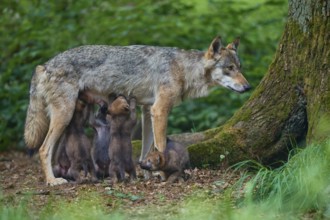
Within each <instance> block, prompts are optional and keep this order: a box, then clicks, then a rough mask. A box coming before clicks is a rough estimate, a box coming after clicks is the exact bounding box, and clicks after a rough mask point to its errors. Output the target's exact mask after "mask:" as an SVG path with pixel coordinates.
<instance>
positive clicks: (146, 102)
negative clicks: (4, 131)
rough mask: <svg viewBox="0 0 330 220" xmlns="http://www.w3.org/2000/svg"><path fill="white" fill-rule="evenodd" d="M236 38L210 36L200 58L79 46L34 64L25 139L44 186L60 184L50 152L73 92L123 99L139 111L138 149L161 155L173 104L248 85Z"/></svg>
mask: <svg viewBox="0 0 330 220" xmlns="http://www.w3.org/2000/svg"><path fill="white" fill-rule="evenodd" d="M238 45H239V39H236V40H234V41H233V42H232V43H230V44H228V45H227V46H226V47H224V46H223V45H222V43H221V40H220V38H219V37H217V38H215V39H214V40H213V41H212V43H211V44H210V46H209V48H208V50H207V51H206V52H203V51H194V50H191V51H187V50H182V49H178V48H170V47H155V46H143V45H135V46H123V47H119V46H101V45H98V46H97V45H94V46H81V47H77V48H74V49H70V50H68V51H65V52H63V53H60V54H58V55H57V56H55V57H54V58H52V59H50V60H49V61H48V62H46V63H45V64H44V65H42V66H41V65H39V66H37V67H36V70H35V72H34V74H33V76H32V80H31V85H30V103H29V107H28V110H27V116H26V122H25V131H24V138H25V142H26V145H27V147H28V148H39V155H40V160H41V166H42V169H43V172H44V174H45V177H46V183H47V184H49V185H57V184H62V183H65V182H66V181H65V180H64V179H61V178H55V177H54V175H53V172H52V168H51V158H52V153H53V148H54V146H55V145H56V143H57V142H58V139H59V138H60V136H61V134H62V133H63V131H64V129H65V128H66V126H67V125H68V124H69V122H70V120H71V118H72V115H73V112H74V109H75V104H76V100H77V99H78V96H79V92H83V91H88V92H90V93H92V94H94V95H96V96H101V97H102V96H103V97H105V98H104V100H106V99H107V96H108V95H109V94H122V95H124V96H126V97H135V98H136V102H137V104H138V105H141V106H142V127H143V128H142V151H141V156H140V160H142V159H144V157H145V155H146V154H147V152H149V149H150V146H151V144H152V143H153V142H154V145H155V147H156V148H157V149H158V150H159V151H160V152H163V151H164V150H165V146H166V129H167V117H168V114H169V112H170V110H171V108H172V107H173V106H174V105H177V104H179V103H180V102H182V100H185V99H188V98H195V97H202V96H206V95H207V94H208V88H209V87H211V86H214V85H222V86H224V87H226V88H228V89H230V90H233V91H236V92H239V93H242V92H245V91H247V90H248V89H250V85H249V83H248V82H247V80H246V79H245V78H244V76H243V74H242V72H241V65H240V61H239V58H238V55H237V49H238Z"/></svg>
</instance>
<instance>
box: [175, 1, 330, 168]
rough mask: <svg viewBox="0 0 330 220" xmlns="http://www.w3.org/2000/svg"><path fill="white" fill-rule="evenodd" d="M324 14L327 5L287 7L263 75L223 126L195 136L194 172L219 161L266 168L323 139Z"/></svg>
mask: <svg viewBox="0 0 330 220" xmlns="http://www.w3.org/2000/svg"><path fill="white" fill-rule="evenodd" d="M329 10H330V1H329V0H313V1H312V0H290V1H289V14H288V21H287V24H286V27H285V30H284V33H283V36H282V39H281V42H280V44H279V47H278V49H277V52H276V55H275V58H274V61H273V63H272V64H271V65H270V67H269V70H268V72H267V74H266V75H265V77H264V78H263V80H262V81H261V83H260V84H259V86H258V87H257V88H256V89H255V91H254V92H253V94H252V95H251V97H250V99H249V100H248V101H247V102H246V103H245V104H244V105H243V107H242V108H241V109H239V110H238V111H237V112H236V114H235V115H234V116H233V117H232V118H231V119H230V120H229V121H228V122H227V123H226V124H225V125H223V126H221V127H219V128H215V129H211V130H207V131H205V132H204V133H203V134H200V133H199V134H198V138H197V140H201V142H200V143H195V144H193V145H190V146H189V147H188V149H189V153H190V157H191V163H192V164H193V165H194V166H201V165H205V164H207V165H211V166H212V165H218V164H219V162H220V160H221V159H220V157H222V158H223V156H225V159H226V161H227V162H228V163H229V164H233V163H236V162H238V161H242V160H247V159H253V160H258V161H260V162H262V163H266V164H270V163H273V162H276V161H279V160H280V159H284V158H286V156H287V153H288V150H289V149H290V147H291V146H292V145H297V144H298V145H304V143H305V142H307V144H310V143H312V142H314V141H322V140H324V139H325V138H328V137H329V135H330V129H329V127H330V126H329V124H330V91H329V85H330V83H329V80H330V73H329V61H330V56H329V53H330V48H329V43H330V39H329V35H330V28H329V26H330V21H329V17H330V12H329ZM247 75H248V73H247ZM322 123H323V126H322ZM194 136H195V135H194V134H190V135H188V134H185V139H189V138H195V137H194ZM177 138H180V137H177ZM188 144H189V143H188ZM221 155H223V156H221Z"/></svg>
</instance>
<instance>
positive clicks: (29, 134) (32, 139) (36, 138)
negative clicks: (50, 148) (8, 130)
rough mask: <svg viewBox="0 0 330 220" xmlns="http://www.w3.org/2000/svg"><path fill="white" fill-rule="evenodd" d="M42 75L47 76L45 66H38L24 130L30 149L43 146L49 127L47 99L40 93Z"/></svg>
mask: <svg viewBox="0 0 330 220" xmlns="http://www.w3.org/2000/svg"><path fill="white" fill-rule="evenodd" d="M42 74H45V68H44V66H37V67H36V70H35V73H34V74H33V77H32V80H31V85H30V103H29V107H28V110H27V115H26V121H25V129H24V139H25V143H26V145H27V147H28V148H29V149H37V148H39V147H40V146H41V145H42V143H43V141H44V139H45V137H46V134H47V132H48V127H49V119H48V117H47V112H46V104H45V101H44V100H45V99H44V97H43V94H42V92H41V91H38V90H40V88H38V87H39V86H38V84H39V83H40V78H41V77H42Z"/></svg>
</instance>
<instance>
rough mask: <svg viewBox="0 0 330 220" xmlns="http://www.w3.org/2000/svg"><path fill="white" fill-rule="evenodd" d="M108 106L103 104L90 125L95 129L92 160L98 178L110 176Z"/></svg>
mask: <svg viewBox="0 0 330 220" xmlns="http://www.w3.org/2000/svg"><path fill="white" fill-rule="evenodd" d="M107 114H108V105H107V104H106V103H103V104H102V105H101V106H100V108H99V109H98V112H97V114H96V117H92V118H91V119H90V124H91V125H92V127H93V128H94V138H93V147H92V150H91V155H92V160H93V164H94V168H95V171H96V176H97V177H98V178H102V179H103V178H105V177H108V176H109V164H110V158H109V150H108V149H109V144H110V123H111V121H109V120H107Z"/></svg>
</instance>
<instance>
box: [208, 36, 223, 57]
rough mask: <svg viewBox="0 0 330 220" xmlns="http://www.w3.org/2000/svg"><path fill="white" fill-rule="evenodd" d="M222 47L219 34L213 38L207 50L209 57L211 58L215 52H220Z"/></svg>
mask: <svg viewBox="0 0 330 220" xmlns="http://www.w3.org/2000/svg"><path fill="white" fill-rule="evenodd" d="M221 48H222V43H221V37H220V36H218V37H216V38H214V39H213V41H212V43H211V45H210V46H209V49H208V51H207V52H206V56H207V58H209V59H211V58H212V57H214V55H215V54H219V53H220V50H221Z"/></svg>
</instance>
